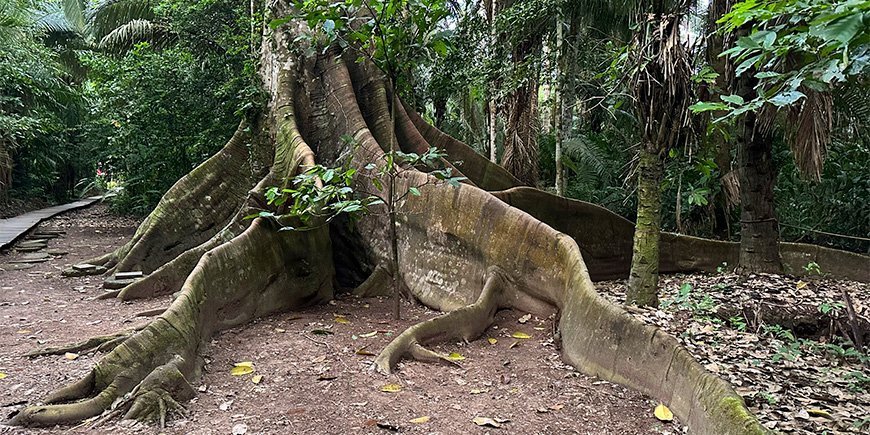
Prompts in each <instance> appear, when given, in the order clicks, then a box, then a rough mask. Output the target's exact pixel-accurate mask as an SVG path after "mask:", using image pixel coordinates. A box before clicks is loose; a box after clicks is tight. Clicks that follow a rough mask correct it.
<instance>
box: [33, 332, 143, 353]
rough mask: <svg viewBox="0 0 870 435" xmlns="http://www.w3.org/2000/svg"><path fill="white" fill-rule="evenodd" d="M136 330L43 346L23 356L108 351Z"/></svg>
mask: <svg viewBox="0 0 870 435" xmlns="http://www.w3.org/2000/svg"><path fill="white" fill-rule="evenodd" d="M135 332H136V330H133V331H125V332H118V333H115V334H109V335H100V336H97V337H91V338H89V339H87V340H82V341H79V342H77V343H72V344H68V345H65V346H58V347H44V348H41V349H36V350H34V351H32V352H28V353H27V354H25V355H24V356H27V357H30V358H34V357H38V356H46V355H63V354H65V353H67V352H84V351H89V350H91V349H95V350H96V351H98V352H99V351H109V350H112V349H114V348H115V347H117V346H118V345H119V344H121V343H123V341H124V340H126V339H127V338H129V337H130V336H131V335H133V333H135Z"/></svg>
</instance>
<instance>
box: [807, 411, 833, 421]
mask: <svg viewBox="0 0 870 435" xmlns="http://www.w3.org/2000/svg"><path fill="white" fill-rule="evenodd" d="M807 414H809V415H812V416H814V417H825V418H831V419H833V418H834V417H833V416H831V413H829V412H828V411H825V410H824V409H818V408H810V409H807Z"/></svg>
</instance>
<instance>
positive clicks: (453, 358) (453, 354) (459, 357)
mask: <svg viewBox="0 0 870 435" xmlns="http://www.w3.org/2000/svg"><path fill="white" fill-rule="evenodd" d="M447 358H448V359H449V360H451V361H462V360H464V359H465V357H464V356H462V355H460V354H458V353H456V352H451V353H450V355H447Z"/></svg>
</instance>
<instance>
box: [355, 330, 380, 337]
mask: <svg viewBox="0 0 870 435" xmlns="http://www.w3.org/2000/svg"><path fill="white" fill-rule="evenodd" d="M375 335H378V331H372V332H367V333H365V334H360V335H359V336H360V337H362V338H372V337H374V336H375Z"/></svg>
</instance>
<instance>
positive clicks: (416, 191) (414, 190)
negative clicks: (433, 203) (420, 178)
mask: <svg viewBox="0 0 870 435" xmlns="http://www.w3.org/2000/svg"><path fill="white" fill-rule="evenodd" d="M408 192H411V195H414V196H420V189H418V188H416V187H409V188H408Z"/></svg>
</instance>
